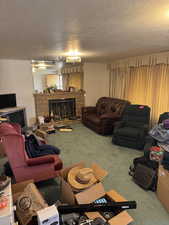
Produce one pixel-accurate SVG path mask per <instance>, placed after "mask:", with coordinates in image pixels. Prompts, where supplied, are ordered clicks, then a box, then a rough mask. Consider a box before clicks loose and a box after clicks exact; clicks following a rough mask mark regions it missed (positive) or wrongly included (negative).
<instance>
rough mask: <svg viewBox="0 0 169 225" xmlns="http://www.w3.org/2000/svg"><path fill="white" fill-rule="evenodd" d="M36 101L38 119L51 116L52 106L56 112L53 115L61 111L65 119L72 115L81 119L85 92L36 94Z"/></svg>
mask: <svg viewBox="0 0 169 225" xmlns="http://www.w3.org/2000/svg"><path fill="white" fill-rule="evenodd" d="M34 99H35V110H36V116H37V117H38V116H48V115H50V113H51V107H52V106H53V110H54V111H55V112H54V111H53V113H56V114H57V113H58V112H59V111H60V110H61V111H63V113H62V117H63V118H66V116H68V117H69V116H70V115H72V116H74V115H75V116H77V117H81V108H82V107H83V106H84V91H77V92H68V91H56V92H54V93H38V94H34ZM72 99H73V100H72ZM66 102H67V103H66ZM73 102H74V103H73ZM56 103H58V106H59V108H60V109H58V108H57V107H56ZM73 104H74V105H73ZM49 105H50V106H49ZM54 105H55V106H54ZM71 105H72V107H71ZM57 110H59V111H57ZM73 110H74V112H73ZM73 113H74V115H73Z"/></svg>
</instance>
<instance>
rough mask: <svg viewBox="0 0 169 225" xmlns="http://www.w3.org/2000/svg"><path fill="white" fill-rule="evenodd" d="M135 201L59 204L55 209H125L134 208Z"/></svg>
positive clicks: (65, 211) (71, 210)
mask: <svg viewBox="0 0 169 225" xmlns="http://www.w3.org/2000/svg"><path fill="white" fill-rule="evenodd" d="M136 207H137V204H136V201H126V202H107V203H96V204H95V203H91V204H80V205H59V206H57V209H58V211H59V213H61V214H65V213H73V212H76V213H83V212H96V211H103V212H111V211H112V210H114V209H116V210H126V209H136Z"/></svg>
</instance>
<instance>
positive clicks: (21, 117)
mask: <svg viewBox="0 0 169 225" xmlns="http://www.w3.org/2000/svg"><path fill="white" fill-rule="evenodd" d="M0 116H1V117H5V118H7V119H8V120H9V121H10V122H13V123H19V124H20V125H21V127H22V128H26V127H27V121H26V113H25V108H24V107H12V108H4V109H0Z"/></svg>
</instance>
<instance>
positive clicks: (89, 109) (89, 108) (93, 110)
mask: <svg viewBox="0 0 169 225" xmlns="http://www.w3.org/2000/svg"><path fill="white" fill-rule="evenodd" d="M84 113H96V107H95V106H87V107H82V114H84Z"/></svg>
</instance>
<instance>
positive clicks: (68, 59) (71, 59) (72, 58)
mask: <svg viewBox="0 0 169 225" xmlns="http://www.w3.org/2000/svg"><path fill="white" fill-rule="evenodd" d="M80 62H81V57H80V56H67V57H66V63H80Z"/></svg>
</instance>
